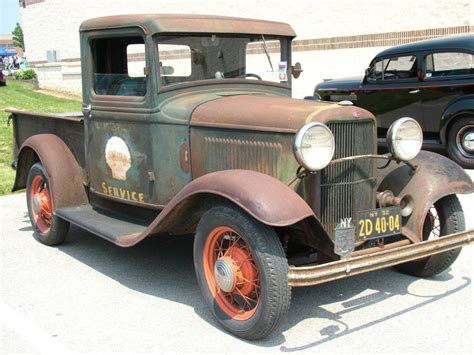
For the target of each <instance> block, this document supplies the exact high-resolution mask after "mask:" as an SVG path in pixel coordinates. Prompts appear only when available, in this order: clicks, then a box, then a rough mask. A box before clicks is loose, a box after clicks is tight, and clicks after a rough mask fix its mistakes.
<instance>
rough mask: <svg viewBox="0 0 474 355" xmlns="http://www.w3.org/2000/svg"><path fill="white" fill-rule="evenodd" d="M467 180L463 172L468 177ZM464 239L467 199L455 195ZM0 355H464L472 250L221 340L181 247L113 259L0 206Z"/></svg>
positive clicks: (21, 210)
mask: <svg viewBox="0 0 474 355" xmlns="http://www.w3.org/2000/svg"><path fill="white" fill-rule="evenodd" d="M469 173H470V175H471V178H474V171H470V172H469ZM461 203H462V204H463V208H464V210H465V212H466V220H467V225H468V227H469V228H474V195H473V194H471V195H468V196H462V197H461ZM0 216H1V222H0V223H1V224H0V258H1V260H0V267H1V269H0V287H1V300H0V323H1V328H0V332H1V333H0V352H1V353H14V352H42V353H47V354H50V353H53V352H56V353H67V352H96V353H103V352H239V353H243V352H251V353H255V352H272V353H275V352H281V353H286V352H296V351H307V352H319V353H329V352H332V353H333V352H338V353H341V352H342V353H347V352H351V353H352V352H356V353H359V352H360V353H361V352H364V353H367V352H368V353H390V352H403V353H419V352H427V353H471V354H472V349H474V344H473V336H472V335H473V334H474V317H473V305H474V291H473V290H474V287H473V286H472V279H473V276H474V271H473V270H474V246H472V245H471V246H469V247H466V248H464V250H463V251H462V253H461V255H460V257H459V258H458V260H457V261H456V262H455V264H454V265H453V266H452V267H451V268H450V269H448V271H447V272H445V273H443V274H441V275H438V276H437V277H434V278H430V279H418V278H415V277H411V276H407V275H402V274H400V273H397V272H396V271H394V270H393V269H391V268H389V269H385V270H380V271H376V272H372V273H368V274H364V275H360V276H355V277H351V278H347V279H344V280H340V281H335V282H332V283H327V284H323V285H320V286H315V287H309V288H298V289H293V290H292V303H291V308H290V312H289V316H288V318H287V320H286V321H285V323H284V325H283V328H282V331H281V332H279V333H277V334H275V335H274V336H273V337H272V338H270V339H267V340H264V341H258V342H248V341H243V340H240V339H238V338H235V337H233V336H231V335H229V334H227V333H226V332H225V331H223V330H222V329H221V328H220V327H219V325H218V324H217V322H216V321H215V320H214V319H213V318H212V316H211V314H210V312H209V311H208V310H207V308H206V306H205V304H204V302H203V300H202V299H201V296H200V293H199V289H198V285H197V282H196V279H195V275H194V269H193V260H192V238H191V237H174V238H172V237H163V238H150V239H148V240H145V241H144V242H142V243H140V244H138V245H137V246H135V247H132V248H128V249H123V248H119V247H116V246H114V245H112V244H110V243H109V242H107V241H105V240H102V239H100V238H97V237H95V236H93V235H91V234H90V233H87V232H85V231H83V230H80V229H79V228H76V227H72V228H71V231H70V233H69V235H68V238H67V241H66V242H65V243H64V244H63V245H61V246H58V247H47V246H44V245H42V244H40V243H38V242H36V241H35V240H34V239H33V237H32V228H31V226H30V223H29V220H28V216H27V212H26V202H25V194H24V193H20V194H15V195H9V196H4V197H0Z"/></svg>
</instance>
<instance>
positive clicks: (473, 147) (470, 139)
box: [462, 132, 474, 152]
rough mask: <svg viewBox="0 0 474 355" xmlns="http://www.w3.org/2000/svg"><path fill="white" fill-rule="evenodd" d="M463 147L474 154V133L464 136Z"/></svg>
mask: <svg viewBox="0 0 474 355" xmlns="http://www.w3.org/2000/svg"><path fill="white" fill-rule="evenodd" d="M462 145H463V147H464V148H465V149H466V150H468V151H470V152H474V132H468V133H467V134H465V135H464V137H463V138H462Z"/></svg>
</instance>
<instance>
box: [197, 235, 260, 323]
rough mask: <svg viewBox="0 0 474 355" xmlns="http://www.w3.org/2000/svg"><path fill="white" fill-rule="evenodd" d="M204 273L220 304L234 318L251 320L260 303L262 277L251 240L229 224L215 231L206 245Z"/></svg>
mask: <svg viewBox="0 0 474 355" xmlns="http://www.w3.org/2000/svg"><path fill="white" fill-rule="evenodd" d="M203 266H204V273H205V277H206V281H207V284H208V286H209V289H210V290H211V293H212V295H213V296H214V299H215V300H216V302H217V303H218V305H219V307H220V308H221V309H222V310H223V311H224V312H225V313H226V314H227V315H228V316H229V317H231V318H233V319H237V320H246V319H249V318H250V317H251V316H252V315H253V314H255V311H256V309H257V306H258V300H259V297H260V278H259V275H258V270H257V266H256V264H255V261H254V260H253V257H252V253H251V252H250V249H249V246H248V245H247V243H246V242H245V241H244V240H243V239H242V238H241V237H240V235H239V234H238V233H237V232H235V231H234V230H233V229H232V228H229V227H217V228H215V229H214V230H212V231H211V233H210V234H209V236H208V239H207V240H206V243H205V244H204V265H203Z"/></svg>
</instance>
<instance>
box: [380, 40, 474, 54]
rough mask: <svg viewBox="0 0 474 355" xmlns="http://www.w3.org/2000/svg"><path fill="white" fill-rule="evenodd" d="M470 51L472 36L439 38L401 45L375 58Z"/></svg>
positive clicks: (473, 44) (472, 42) (473, 45)
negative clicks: (410, 53)
mask: <svg viewBox="0 0 474 355" xmlns="http://www.w3.org/2000/svg"><path fill="white" fill-rule="evenodd" d="M459 49H461V50H462V49H464V50H471V51H474V35H457V36H451V37H441V38H436V39H427V40H424V41H418V42H414V43H408V44H402V45H400V46H395V47H391V48H388V49H386V50H384V51H382V52H380V53H379V54H377V55H376V57H385V56H392V55H395V54H402V53H409V52H422V51H432V50H435V51H436V50H459Z"/></svg>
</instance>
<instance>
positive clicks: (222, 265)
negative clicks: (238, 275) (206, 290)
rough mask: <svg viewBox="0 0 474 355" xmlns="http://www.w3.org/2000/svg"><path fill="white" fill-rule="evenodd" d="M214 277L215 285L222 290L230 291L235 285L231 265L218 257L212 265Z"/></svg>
mask: <svg viewBox="0 0 474 355" xmlns="http://www.w3.org/2000/svg"><path fill="white" fill-rule="evenodd" d="M214 277H215V279H216V282H217V285H218V286H219V288H220V289H221V290H222V291H224V292H230V291H232V290H233V289H234V286H235V276H234V270H233V269H232V266H231V265H230V264H229V263H228V262H227V261H226V260H224V259H219V260H217V261H216V263H215V265H214Z"/></svg>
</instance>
